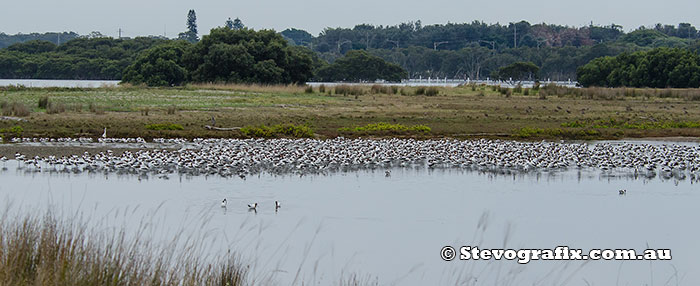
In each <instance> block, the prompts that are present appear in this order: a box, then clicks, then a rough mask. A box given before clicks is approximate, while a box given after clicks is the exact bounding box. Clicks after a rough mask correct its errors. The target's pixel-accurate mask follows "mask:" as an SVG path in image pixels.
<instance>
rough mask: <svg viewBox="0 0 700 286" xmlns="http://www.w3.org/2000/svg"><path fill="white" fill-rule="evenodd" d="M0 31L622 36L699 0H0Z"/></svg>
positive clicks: (681, 18)
mask: <svg viewBox="0 0 700 286" xmlns="http://www.w3.org/2000/svg"><path fill="white" fill-rule="evenodd" d="M0 3H2V4H0V11H1V12H2V13H0V32H4V33H6V34H16V33H20V32H21V33H32V32H59V31H74V32H77V33H78V34H81V35H84V34H88V33H90V32H92V31H99V32H101V33H102V34H104V35H107V36H114V37H116V36H117V35H118V31H119V29H121V30H122V36H126V37H135V36H147V35H163V34H165V35H166V36H167V37H176V36H177V34H178V33H179V32H182V31H184V30H185V28H186V27H185V26H186V25H185V23H186V17H187V11H188V10H189V9H194V10H195V11H196V13H197V24H198V26H199V33H200V34H207V33H208V31H209V29H211V28H214V27H217V26H223V25H224V22H225V21H226V19H227V18H228V17H231V18H232V19H235V18H236V17H238V18H240V19H241V20H242V21H243V23H244V24H245V25H246V26H248V27H250V28H253V29H256V30H257V29H275V30H277V31H282V30H284V29H286V28H297V29H303V30H306V31H308V32H310V33H311V34H313V35H314V36H317V35H318V34H319V33H320V32H321V31H323V29H324V28H326V27H346V28H352V27H353V26H355V25H357V24H362V23H367V24H373V25H396V24H399V23H402V22H408V21H415V20H421V22H422V23H423V25H429V24H445V23H447V22H451V23H464V22H472V21H474V20H479V21H484V22H486V23H489V24H491V23H501V24H507V23H509V22H518V21H521V20H525V21H528V22H530V23H531V24H536V23H543V22H544V23H548V24H559V25H568V26H574V27H580V26H585V25H589V24H590V23H591V22H593V23H594V24H595V25H609V24H611V23H615V24H618V25H622V26H623V27H624V30H625V31H629V30H632V29H635V28H637V27H639V26H647V27H650V26H653V25H654V24H656V23H663V24H673V25H677V24H678V23H681V22H687V23H691V24H693V25H694V26H696V27H698V26H700V18H699V17H698V16H696V15H697V13H698V12H700V1H697V0H665V1H658V0H657V1H650V0H637V1H632V0H623V1H619V0H583V1H582V0H577V1H570V0H531V1H523V0H499V1H473V0H461V1H457V0H431V1H408V0H404V1H402V0H382V1H378V0H354V1H353V0H350V1H348V0H345V1H338V0H308V1H294V0H254V1H231V0H228V1H224V0H199V1H192V0H190V1H185V0H167V1H166V0H118V1H114V0H112V1H105V0H62V1H56V0H22V1H20V0H2V2H0Z"/></svg>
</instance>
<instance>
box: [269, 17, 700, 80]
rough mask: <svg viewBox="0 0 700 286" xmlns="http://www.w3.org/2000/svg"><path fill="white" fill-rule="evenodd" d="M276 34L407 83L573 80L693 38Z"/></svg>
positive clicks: (606, 32) (487, 31)
mask: <svg viewBox="0 0 700 286" xmlns="http://www.w3.org/2000/svg"><path fill="white" fill-rule="evenodd" d="M281 34H282V35H283V36H284V37H285V38H287V39H288V41H289V42H290V43H293V44H296V45H302V46H305V47H308V48H310V49H312V50H314V51H315V52H316V53H317V54H318V57H319V58H320V59H322V60H324V61H327V62H329V63H332V62H334V61H335V60H336V59H338V58H340V57H341V56H343V55H344V54H345V53H347V52H348V51H350V50H365V51H367V52H369V53H370V54H373V55H376V56H379V57H381V58H383V59H384V60H386V61H389V62H391V63H394V64H398V65H400V66H401V67H403V68H404V69H406V70H407V72H408V74H409V76H410V77H412V78H418V77H423V78H427V77H432V78H445V77H447V78H463V79H466V78H470V79H486V78H488V77H491V78H495V77H497V72H498V70H499V68H500V67H503V66H506V65H509V64H511V63H514V62H532V63H534V64H536V65H537V66H538V67H540V72H539V76H540V77H541V78H544V79H552V80H568V79H571V80H576V78H577V73H576V70H577V69H578V68H579V67H580V66H582V65H584V64H586V63H588V62H589V61H590V60H592V59H594V58H598V57H603V56H614V55H618V54H620V53H623V52H635V51H641V50H648V49H653V48H656V47H679V48H687V47H693V46H697V45H698V38H699V34H698V31H697V30H696V29H695V27H693V26H692V25H690V24H688V23H681V24H679V25H678V26H677V27H676V26H672V25H661V24H658V25H656V26H655V27H653V28H645V27H640V28H638V29H636V30H634V31H632V32H630V33H625V32H624V31H623V30H622V27H621V26H619V25H615V24H611V25H608V26H594V25H589V26H585V27H580V28H574V27H568V26H559V25H548V24H535V25H531V24H530V23H528V22H526V21H521V22H517V23H510V24H508V25H501V24H490V25H489V24H486V23H483V22H478V21H475V22H472V23H464V24H455V23H448V24H445V25H440V24H438V25H429V26H423V25H422V24H421V22H420V21H416V22H408V23H402V24H399V25H395V26H373V25H367V24H362V25H357V26H355V27H354V28H351V29H350V28H327V29H325V30H324V31H323V32H321V33H320V35H319V36H318V37H313V36H312V35H311V34H309V33H307V32H305V31H303V30H298V29H287V30H285V31H282V32H281Z"/></svg>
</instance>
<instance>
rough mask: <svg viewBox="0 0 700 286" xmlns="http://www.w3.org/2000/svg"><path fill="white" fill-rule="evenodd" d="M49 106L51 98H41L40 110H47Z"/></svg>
mask: <svg viewBox="0 0 700 286" xmlns="http://www.w3.org/2000/svg"><path fill="white" fill-rule="evenodd" d="M47 106H49V97H48V96H42V97H41V98H39V108H41V109H46V107H47Z"/></svg>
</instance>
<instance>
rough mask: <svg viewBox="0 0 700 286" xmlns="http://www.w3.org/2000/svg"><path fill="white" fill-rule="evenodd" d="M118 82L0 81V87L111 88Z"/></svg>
mask: <svg viewBox="0 0 700 286" xmlns="http://www.w3.org/2000/svg"><path fill="white" fill-rule="evenodd" d="M117 84H119V81H118V80H57V79H0V86H11V85H22V86H26V87H84V88H91V87H106V86H109V87H113V86H117Z"/></svg>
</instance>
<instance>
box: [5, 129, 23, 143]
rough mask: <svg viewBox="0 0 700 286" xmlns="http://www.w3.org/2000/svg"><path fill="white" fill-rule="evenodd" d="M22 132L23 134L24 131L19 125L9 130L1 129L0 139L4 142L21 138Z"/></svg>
mask: <svg viewBox="0 0 700 286" xmlns="http://www.w3.org/2000/svg"><path fill="white" fill-rule="evenodd" d="M22 132H24V129H23V128H22V126H19V125H18V126H13V127H10V128H2V129H0V138H2V140H3V141H5V138H14V137H21V136H22Z"/></svg>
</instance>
